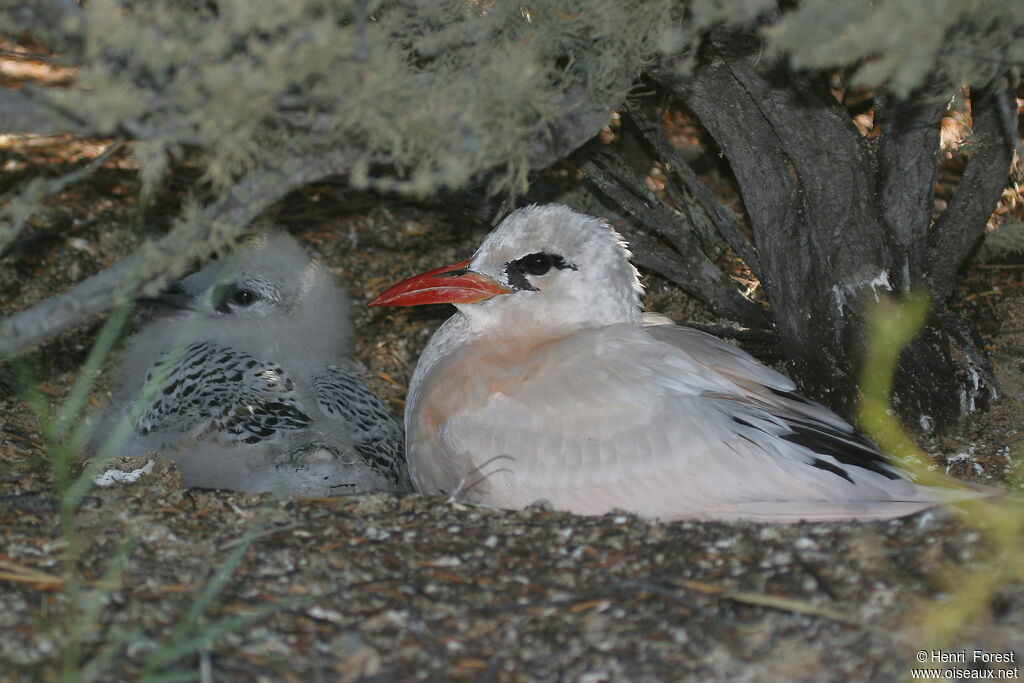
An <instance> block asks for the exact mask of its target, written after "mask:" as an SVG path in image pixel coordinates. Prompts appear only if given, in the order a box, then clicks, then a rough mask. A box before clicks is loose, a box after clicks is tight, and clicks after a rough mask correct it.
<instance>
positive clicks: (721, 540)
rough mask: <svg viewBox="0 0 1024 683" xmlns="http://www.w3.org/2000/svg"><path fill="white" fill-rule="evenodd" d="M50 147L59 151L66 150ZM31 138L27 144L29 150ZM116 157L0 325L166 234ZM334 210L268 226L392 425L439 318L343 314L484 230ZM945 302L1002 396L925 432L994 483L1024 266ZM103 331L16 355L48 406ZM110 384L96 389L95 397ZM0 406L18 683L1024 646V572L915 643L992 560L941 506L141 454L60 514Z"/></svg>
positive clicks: (818, 664) (405, 212)
mask: <svg viewBox="0 0 1024 683" xmlns="http://www.w3.org/2000/svg"><path fill="white" fill-rule="evenodd" d="M38 144H40V145H41V144H42V143H38ZM51 144H52V145H53V146H54V148H55V149H59V150H61V153H62V154H63V155H65V157H66V156H67V148H68V146H69V145H73V144H75V143H73V142H69V141H68V140H66V139H53V140H52V142H51ZM47 149H48V148H46V147H45V145H42V147H40V148H39V149H35V148H33V150H29V151H25V150H23V151H22V153H23V154H24V155H25V158H26V159H28V160H29V161H33V163H36V162H38V159H37V158H36V157H33V156H32V155H33V154H38V155H42V154H45V153H48V152H47ZM62 158H64V157H62ZM118 163H119V162H118V161H117V160H116V159H115V160H114V161H112V162H111V164H110V166H109V168H105V169H104V171H103V172H102V173H101V174H100V175H99V176H97V177H96V179H95V181H94V182H91V183H90V187H89V189H88V190H86V191H85V192H84V194H83V195H81V196H79V195H75V194H72V193H71V192H67V193H64V194H62V195H61V196H59V197H57V198H55V201H54V204H53V207H52V210H51V213H50V214H49V215H48V216H47V218H46V221H47V222H46V224H45V225H42V226H41V227H37V228H33V230H31V231H30V235H34V236H35V238H34V239H32V240H29V241H26V242H23V243H20V244H19V245H18V247H17V249H15V250H14V251H13V252H10V253H8V254H7V255H6V256H4V257H3V258H2V259H0V291H3V292H5V293H6V296H4V297H3V300H2V301H0V314H8V313H10V312H13V311H16V310H20V309H21V308H24V307H26V306H28V305H30V304H31V303H33V302H35V301H38V300H40V299H41V298H43V297H45V296H46V295H47V294H49V293H52V292H54V291H58V290H60V289H63V288H65V287H67V286H70V285H71V284H72V283H74V282H76V281H78V280H80V279H82V278H83V277H85V276H87V275H89V274H91V273H94V272H97V271H98V270H99V269H101V268H103V267H106V266H108V265H110V264H111V263H113V262H114V261H116V260H117V258H118V257H120V256H121V255H123V254H124V253H126V252H128V251H130V249H131V248H132V247H133V246H134V245H135V244H137V242H138V239H139V238H138V237H137V236H135V231H133V230H132V229H131V226H132V225H134V224H138V223H139V222H146V223H147V224H148V223H149V222H150V221H151V222H152V224H153V226H154V227H153V228H152V229H154V230H156V229H159V227H160V225H162V223H161V220H166V215H164V213H161V207H162V206H163V205H162V204H161V202H170V201H172V200H171V199H168V198H167V197H165V198H164V199H160V198H157V200H155V201H154V203H153V204H151V205H148V206H141V207H140V206H135V205H134V204H133V202H132V200H131V197H132V196H134V195H133V194H132V192H131V188H130V187H129V188H128V189H127V190H125V185H126V183H129V182H130V181H129V180H128V179H129V178H130V177H131V175H132V169H130V168H123V167H119V166H118ZM174 192H175V188H174V187H173V186H172V187H171V188H169V189H167V190H166V193H167V195H168V196H169V197H173V196H174ZM336 200H337V197H335V195H334V190H332V189H331V188H327V187H325V188H319V189H311V190H309V191H308V192H307V193H304V195H303V196H302V197H295V198H292V199H291V200H290V201H289V202H287V203H285V204H284V205H283V206H282V207H280V208H279V209H278V212H277V215H276V217H275V218H276V220H277V221H278V222H280V223H281V224H283V225H284V226H286V227H288V228H290V229H292V230H293V232H295V233H296V234H297V235H298V236H299V237H300V238H301V239H302V240H303V241H304V242H305V243H306V244H308V245H309V247H310V249H311V251H313V252H315V253H316V254H317V255H319V257H320V258H321V259H322V260H323V262H324V263H326V264H327V265H328V266H329V267H330V268H331V269H332V271H333V272H334V273H335V274H336V275H337V276H338V277H339V278H340V279H341V280H342V281H343V282H344V283H345V284H346V286H347V287H348V288H349V291H350V292H351V295H352V298H353V301H354V303H355V305H354V311H355V323H356V325H357V328H358V334H359V338H358V342H357V347H356V355H357V357H358V358H359V359H360V361H361V362H362V363H363V364H364V365H365V367H366V370H367V376H368V378H369V380H370V382H371V383H372V385H373V387H374V388H375V389H376V390H377V391H378V392H379V393H380V395H382V396H383V397H384V398H385V399H386V400H387V401H388V404H389V406H390V407H391V408H392V410H393V412H394V413H395V415H396V416H400V415H401V411H402V407H403V404H402V398H403V397H404V393H405V386H406V384H407V382H408V379H409V376H410V375H411V372H412V369H413V367H414V363H415V360H416V358H417V357H418V355H419V352H420V350H421V349H422V347H423V346H424V345H425V343H426V341H427V339H428V338H429V336H430V334H431V333H432V331H433V330H434V328H435V327H436V326H437V324H439V323H440V322H441V321H442V320H443V319H444V318H445V317H447V315H448V311H446V310H443V309H438V310H429V309H427V310H424V309H403V310H371V309H368V308H366V307H364V306H360V305H359V303H360V302H364V301H366V300H368V299H369V298H370V297H371V296H373V295H374V294H376V293H377V292H379V291H380V290H381V289H383V288H384V287H385V286H387V285H388V284H391V283H393V282H395V281H397V280H399V279H401V278H404V277H406V276H408V275H410V274H413V273H416V272H420V271H421V270H425V269H427V268H429V267H433V266H436V265H441V264H445V263H450V262H454V261H457V260H461V259H462V258H466V257H468V256H469V255H470V254H471V253H472V251H473V249H474V248H475V246H476V244H478V243H479V241H480V239H481V238H482V236H483V234H484V232H485V229H484V228H481V227H479V226H473V227H468V228H461V227H459V226H457V225H454V224H453V222H452V221H450V220H448V219H446V218H445V217H444V215H442V214H439V213H430V212H424V211H422V210H418V209H416V208H412V207H409V206H402V205H385V204H382V203H381V202H379V201H371V202H369V203H367V204H365V205H363V206H356V207H355V208H352V205H351V203H350V204H349V209H348V210H346V211H345V212H340V211H338V209H337V207H338V205H339V202H338V201H336ZM321 205H323V208H322V209H320V208H317V207H318V206H321ZM300 209H301V211H300ZM300 214H301V215H300ZM47 225H49V226H55V227H56V228H59V229H57V230H54V231H52V232H47V228H46V226H47ZM385 227H386V229H384V228H385ZM648 285H649V293H648V298H647V303H648V304H649V305H651V306H652V307H654V308H658V309H660V310H662V311H664V312H667V313H669V314H670V315H672V316H673V317H675V318H676V319H693V318H695V317H697V318H699V317H701V316H705V315H706V312H704V311H702V310H701V309H700V307H699V306H696V305H695V304H693V303H691V302H688V301H687V300H686V299H685V298H684V297H682V296H681V295H679V294H678V293H676V292H675V291H674V290H670V289H668V288H666V287H665V285H664V284H663V283H662V282H661V281H660V280H658V279H657V278H653V277H651V278H650V279H649V280H648ZM960 298H961V299H962V301H963V302H964V303H963V307H964V309H965V311H966V312H968V313H969V314H971V315H972V316H974V317H975V318H976V319H977V320H979V324H981V326H982V329H983V331H984V332H985V333H986V334H987V336H988V341H989V343H990V344H991V348H992V350H993V353H994V357H995V359H996V361H997V363H998V366H999V372H1000V378H1001V382H1002V387H1003V390H1004V398H1003V400H1002V401H1000V402H999V403H997V405H996V406H994V408H993V410H992V411H991V412H989V413H988V414H986V415H984V416H980V417H978V418H976V419H973V420H971V421H969V422H968V423H967V424H965V425H964V426H963V428H962V429H961V430H960V432H959V433H958V434H956V435H950V436H945V437H942V438H933V439H930V440H925V441H924V442H923V445H924V446H925V447H926V448H927V450H928V452H929V454H930V455H931V456H932V457H933V459H934V460H935V462H936V463H937V466H938V467H945V468H947V469H948V470H949V471H950V472H951V473H953V474H956V475H958V476H966V477H969V478H972V479H974V480H977V481H988V482H995V481H1001V480H1005V479H1006V477H1007V476H1008V475H1009V473H1010V471H1011V469H1012V468H1013V467H1014V459H1015V458H1016V460H1017V465H1016V466H1017V467H1019V461H1020V459H1021V457H1022V456H1021V446H1022V444H1024V438H1022V431H1021V430H1022V425H1024V419H1022V417H1024V411H1022V408H1021V405H1022V404H1024V379H1022V378H1024V372H1022V371H1024V271H1022V270H1020V269H1019V268H1009V269H1006V270H998V271H997V270H993V269H990V270H985V271H978V272H975V273H973V274H972V275H969V277H968V278H967V280H965V284H964V286H963V288H962V290H961V293H960ZM97 325H98V323H94V324H92V325H89V326H86V327H84V328H82V329H80V330H78V331H76V332H74V333H71V334H68V335H65V336H64V337H62V338H60V339H58V340H55V341H53V342H50V343H48V344H46V345H44V346H43V347H42V348H41V349H39V350H37V351H35V352H33V353H31V354H29V355H28V356H27V357H26V362H27V366H29V367H34V368H35V370H34V371H33V372H32V373H31V376H32V378H33V380H34V381H35V382H37V383H38V384H39V386H40V388H41V391H42V394H43V396H45V397H46V399H47V401H49V402H52V403H58V402H59V401H60V400H62V399H63V397H65V396H66V395H67V392H68V389H69V387H70V386H71V383H72V382H73V380H74V377H75V371H76V369H77V367H78V366H79V364H80V363H81V362H82V360H83V358H84V354H85V352H86V351H87V349H88V345H89V343H90V342H91V339H92V337H93V335H95V332H96V329H97ZM114 362H116V359H114V361H112V365H113V363H114ZM108 386H109V385H108V383H107V380H106V379H102V380H101V381H100V384H99V386H98V388H97V390H96V391H95V392H94V394H95V395H94V400H93V407H94V408H98V407H99V405H100V404H101V403H102V400H103V399H104V395H105V389H106V388H108ZM0 423H2V425H3V432H2V433H0V538H2V540H0V629H2V633H3V636H4V637H3V638H0V674H2V675H3V677H5V678H6V679H8V680H14V681H23V680H24V681H29V680H33V681H34V680H53V679H57V678H59V677H61V674H62V672H63V673H64V674H65V675H66V676H67V677H70V678H71V679H73V680H89V679H92V680H103V681H107V680H136V679H139V678H140V677H143V676H144V675H147V674H161V673H163V674H174V675H178V674H180V675H181V676H182V677H186V678H189V677H195V678H199V679H201V680H214V681H222V680H297V681H298V680H301V681H307V680H314V681H318V680H324V681H336V680H341V681H357V680H365V681H392V680H419V679H428V680H472V681H477V680H480V681H490V680H494V681H535V680H536V681H561V680H570V681H588V682H597V681H620V680H629V681H634V680H636V681H647V680H650V681H661V680H730V681H731V680H751V681H760V680H813V681H831V680H837V681H838V680H844V681H846V680H871V681H876V680H898V679H901V678H906V677H908V675H909V672H910V668H911V667H912V666H917V664H916V663H915V657H916V653H917V652H918V651H920V650H922V649H926V650H931V649H932V648H935V649H941V650H942V651H943V652H948V653H959V652H961V651H966V652H967V655H966V659H967V662H966V663H965V664H963V665H959V666H961V667H967V668H970V667H971V656H972V652H973V650H974V649H978V650H982V651H984V652H986V653H1008V654H1012V655H1013V656H1014V657H1015V661H1014V662H1012V663H1008V664H991V665H990V666H992V667H993V668H995V669H999V668H1002V669H1004V670H1006V671H1017V672H1018V673H1017V675H1018V677H1019V669H1018V668H1016V667H1019V662H1020V660H1021V657H1024V588H1022V586H1021V584H1020V583H1017V582H1009V583H1005V584H1004V585H1002V586H1001V587H1000V588H999V589H998V590H997V591H996V592H995V595H994V597H993V599H992V600H990V601H975V602H973V603H971V601H970V600H968V603H969V604H973V606H974V607H976V614H975V617H974V618H973V619H971V620H970V621H969V622H968V623H966V624H965V625H962V626H961V627H960V628H958V629H957V630H956V632H955V634H954V635H953V637H952V639H951V640H950V641H948V642H946V643H936V642H935V641H926V640H925V635H924V631H922V629H925V628H927V627H930V626H936V625H937V624H939V623H950V622H949V620H948V619H945V620H943V621H936V620H937V619H939V617H937V616H936V615H937V614H940V613H938V612H936V611H935V608H936V605H942V604H951V603H950V600H951V599H955V598H956V597H957V596H958V595H959V593H958V589H959V588H960V587H961V586H965V585H969V584H970V582H971V581H972V580H973V579H976V578H977V577H979V576H982V575H984V574H985V572H988V571H989V570H990V567H989V565H990V563H991V562H992V561H993V559H994V556H993V552H992V546H991V544H990V542H989V540H988V539H986V537H985V536H984V535H983V534H981V533H980V532H978V531H977V530H975V529H974V528H973V527H972V526H971V525H970V524H968V523H965V522H963V521H961V520H958V519H956V518H954V517H953V516H952V515H951V514H949V513H946V512H943V511H932V512H927V513H924V514H920V515H916V516H914V517H911V518H909V519H904V520H896V521H891V522H882V523H869V524H798V525H793V526H778V525H760V524H756V525H755V524H742V523H732V524H725V523H698V522H680V523H660V522H657V521H650V520H643V519H638V518H636V517H634V516H630V515H626V514H610V515H606V516H604V517H596V518H587V517H577V516H573V515H569V514H565V513H560V512H555V511H550V510H545V509H541V508H531V509H527V510H524V511H498V510H490V509H481V508H472V507H465V506H462V505H457V504H452V503H450V502H447V501H444V500H440V499H428V498H421V497H418V496H405V497H395V496H392V495H387V494H380V495H371V496H365V497H359V498H350V499H302V500H284V501H283V500H277V499H274V498H273V497H271V496H269V495H266V496H257V495H242V494H233V493H227V492H217V491H198V490H186V489H182V488H181V486H180V475H179V474H178V472H177V470H176V468H175V467H174V466H173V464H172V463H170V462H167V461H165V460H162V459H159V458H155V459H140V460H137V461H129V462H121V463H118V464H119V466H120V467H121V468H122V469H124V470H126V471H132V470H135V469H138V468H139V467H141V466H142V465H144V464H146V463H147V462H149V460H152V461H153V463H154V467H153V469H152V471H151V472H150V473H149V474H148V475H146V476H144V477H142V478H141V479H140V480H139V481H137V482H136V483H133V484H129V485H117V486H112V487H109V488H98V487H97V488H93V489H92V490H90V491H88V493H87V494H86V495H85V497H84V498H83V500H82V502H81V504H80V505H79V506H77V508H76V509H75V510H74V512H73V514H66V515H62V514H61V500H60V497H59V496H58V493H57V490H58V489H57V486H56V484H55V482H54V476H53V474H52V470H51V468H50V467H49V465H48V461H47V449H46V447H45V445H44V444H43V441H42V438H41V436H40V432H39V429H38V426H37V425H36V422H35V418H34V416H33V414H32V411H31V410H30V409H29V408H28V406H27V405H26V403H25V402H24V401H23V400H21V399H20V398H19V397H17V396H15V395H14V394H13V393H10V392H8V393H0ZM995 560H996V561H998V557H995ZM929 657H930V655H929ZM926 665H927V666H940V665H939V664H935V663H931V662H930V661H929V662H926ZM1007 667H1009V668H1007Z"/></svg>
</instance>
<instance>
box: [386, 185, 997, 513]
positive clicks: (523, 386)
mask: <svg viewBox="0 0 1024 683" xmlns="http://www.w3.org/2000/svg"><path fill="white" fill-rule="evenodd" d="M629 257H630V254H629V252H628V251H627V249H626V245H625V243H624V242H623V241H622V239H621V238H620V237H619V235H618V234H617V233H616V232H615V231H614V230H612V228H611V227H610V226H608V225H607V224H606V223H604V222H603V221H600V220H598V219H595V218H592V217H590V216H585V215H582V214H579V213H576V212H574V211H572V210H570V209H569V208H568V207H565V206H560V205H549V206H531V207H527V208H523V209H520V210H518V211H515V212H513V213H512V214H510V215H509V216H508V217H507V218H506V219H505V220H504V221H503V222H502V223H501V224H500V225H499V226H498V227H497V228H496V229H495V230H494V231H493V232H491V234H490V235H488V236H487V238H486V239H485V240H484V243H483V244H482V245H481V246H480V248H479V249H478V250H477V252H476V254H475V255H474V256H473V258H472V260H470V261H465V262H463V263H459V264H456V265H454V266H449V267H446V268H438V269H436V270H433V271H430V272H429V273H425V274H423V275H420V276H417V277H414V278H411V279H409V280H406V281H405V282H403V283H400V284H398V285H395V286H394V287H392V288H391V289H389V290H387V291H386V292H384V293H382V294H381V295H380V296H378V297H377V298H376V299H374V301H372V302H371V305H381V306H385V305H390V306H403V305H416V304H426V303H442V302H447V303H453V304H455V306H456V308H457V309H458V310H457V312H456V314H455V315H454V316H452V317H451V318H450V319H449V320H448V321H447V322H445V323H444V324H443V325H442V326H441V327H440V329H438V331H437V332H436V333H435V334H434V336H433V337H432V338H431V340H430V343H429V344H428V345H427V348H426V349H425V350H424V352H423V355H422V356H421V357H420V360H419V364H418V365H417V367H416V372H415V374H414V375H413V378H412V382H411V384H410V386H409V396H408V398H407V400H406V404H405V408H406V409H405V429H406V453H407V458H408V464H409V471H410V475H411V477H412V481H413V485H414V486H415V488H416V489H417V490H418V491H420V492H421V493H425V494H448V495H455V496H456V497H460V498H462V499H464V500H466V501H467V502H476V503H486V504H490V505H494V506H497V507H504V508H520V507H523V506H525V505H529V504H530V503H532V502H533V501H536V500H546V501H549V502H550V503H551V504H552V505H553V506H554V507H555V508H558V509H562V510H569V511H572V512H576V513H580V514H595V515H599V514H604V513H607V512H609V511H611V510H614V509H622V510H628V511H630V512H634V513H637V514H641V515H646V516H652V517H661V518H664V519H684V518H705V519H753V520H763V521H787V522H793V521H798V520H835V519H884V518H890V517H898V516H901V515H907V514H910V513H913V512H916V511H918V510H922V509H924V508H928V507H931V506H934V505H938V504H941V503H944V502H952V501H955V500H962V499H965V498H971V497H977V496H981V495H988V492H983V491H976V490H950V489H938V488H929V487H923V486H919V485H917V484H915V483H913V482H912V481H911V480H910V479H909V477H908V475H907V474H906V473H904V472H903V471H901V470H900V469H899V468H897V467H896V466H895V465H893V464H892V463H890V462H889V461H888V459H887V458H886V457H885V456H884V455H883V454H881V453H880V452H879V451H878V450H877V449H876V448H875V447H874V446H873V445H872V444H871V443H870V442H868V441H867V440H865V439H864V438H863V437H861V436H859V435H857V434H856V433H855V432H854V430H853V428H852V427H851V426H850V425H849V424H847V423H846V422H845V421H844V420H843V419H842V418H840V417H839V416H838V415H836V414H835V413H833V412H831V411H830V410H828V409H827V408H825V407H824V406H821V405H819V404H817V403H813V402H811V401H808V400H807V399H805V398H803V397H801V396H799V395H798V394H796V393H795V389H796V386H795V385H794V384H793V382H792V381H791V380H790V379H789V378H787V377H786V376H784V375H782V374H780V373H778V372H776V371H774V370H772V369H770V368H768V367H766V366H764V365H762V364H761V363H759V362H758V361H756V360H755V359H754V358H752V357H751V356H750V355H748V354H746V353H745V352H743V351H741V350H740V349H737V348H736V347H734V346H732V345H730V344H727V343H726V342H723V341H722V340H720V339H717V338H715V337H712V336H710V335H707V334H704V333H702V332H699V331H697V330H694V329H691V328H688V327H681V326H677V325H675V324H672V323H671V321H667V320H666V319H665V318H664V317H663V316H650V315H647V316H646V317H645V315H644V314H643V313H642V312H641V310H640V294H641V292H642V288H641V285H640V283H639V279H638V277H637V272H636V270H635V269H634V268H633V266H632V265H631V264H630V262H629Z"/></svg>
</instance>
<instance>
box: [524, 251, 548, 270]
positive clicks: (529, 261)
mask: <svg viewBox="0 0 1024 683" xmlns="http://www.w3.org/2000/svg"><path fill="white" fill-rule="evenodd" d="M521 263H522V268H523V272H526V273H529V274H530V275H543V274H544V273H546V272H548V271H549V270H551V265H552V261H551V257H550V256H549V255H547V254H545V253H543V252H540V253H536V254H530V255H529V256H524V257H523V258H522V260H521Z"/></svg>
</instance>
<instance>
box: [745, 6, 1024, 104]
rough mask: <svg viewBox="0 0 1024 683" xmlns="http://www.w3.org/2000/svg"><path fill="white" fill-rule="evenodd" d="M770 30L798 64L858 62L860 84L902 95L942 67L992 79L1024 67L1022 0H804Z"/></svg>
mask: <svg viewBox="0 0 1024 683" xmlns="http://www.w3.org/2000/svg"><path fill="white" fill-rule="evenodd" d="M765 33H766V35H767V36H768V38H769V42H770V45H771V46H772V47H773V48H774V49H775V50H778V51H781V52H784V53H786V54H788V55H789V58H790V60H791V61H792V63H793V65H794V66H796V67H797V68H805V69H838V68H849V67H856V78H855V83H857V84H859V85H865V86H878V85H883V84H884V85H886V86H887V87H888V88H889V89H890V90H892V91H893V92H895V93H896V94H898V95H907V94H908V93H909V92H910V91H912V90H913V89H915V88H917V87H918V86H920V85H921V84H922V83H924V82H925V81H926V80H927V79H928V78H929V77H931V75H932V74H934V73H938V74H941V75H942V76H943V77H944V78H945V79H946V80H947V81H948V82H949V83H951V84H954V85H959V84H960V83H964V82H967V83H971V84H973V85H984V84H986V83H988V82H989V81H991V80H992V79H993V78H995V77H997V76H999V75H1000V74H1002V73H1005V72H1006V71H1007V69H1012V70H1015V71H1016V73H1020V69H1021V67H1022V66H1024V40H1021V36H1022V35H1024V11H1022V8H1021V4H1020V0H875V1H874V2H867V1H866V0H803V2H801V3H800V4H799V5H798V6H797V7H796V9H794V10H793V11H791V12H788V13H786V14H784V15H783V17H782V18H781V19H780V20H779V21H778V22H777V23H775V24H774V25H773V26H770V27H768V28H767V29H766V30H765Z"/></svg>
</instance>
